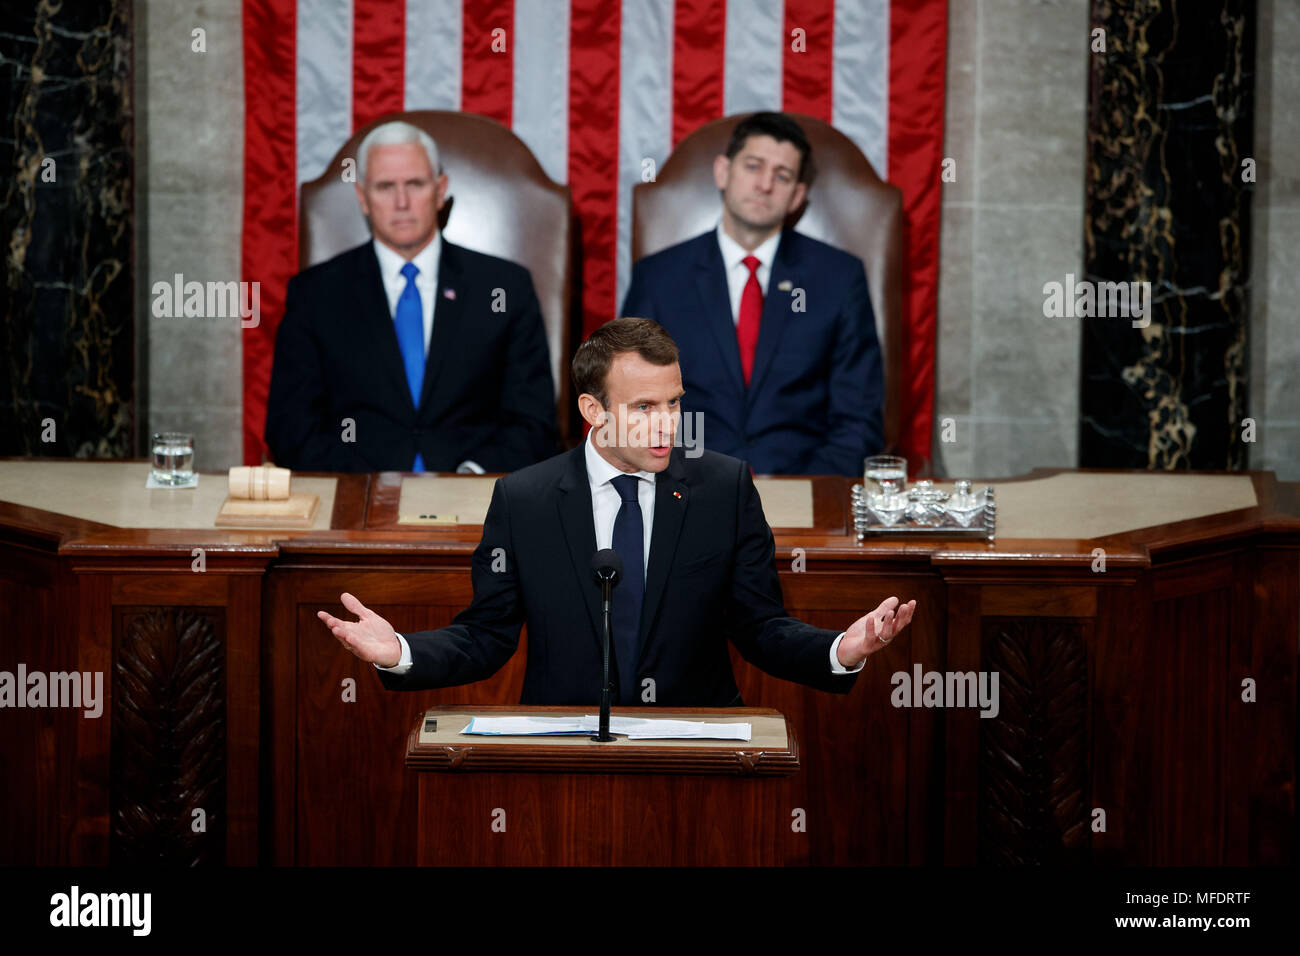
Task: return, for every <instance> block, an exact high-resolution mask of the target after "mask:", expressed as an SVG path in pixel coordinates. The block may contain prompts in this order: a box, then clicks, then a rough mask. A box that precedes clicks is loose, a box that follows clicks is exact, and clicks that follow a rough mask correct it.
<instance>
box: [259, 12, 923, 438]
mask: <svg viewBox="0 0 1300 956" xmlns="http://www.w3.org/2000/svg"><path fill="white" fill-rule="evenodd" d="M243 29H244V91H245V94H244V95H245V101H246V102H245V142H244V224H243V250H242V264H241V268H242V272H243V278H244V279H246V280H249V281H252V280H258V281H260V282H261V288H262V300H261V301H262V315H263V321H262V322H261V324H260V325H259V326H258V327H256V328H248V329H245V330H244V333H243V334H244V339H243V349H244V357H243V371H244V412H243V422H244V460H245V462H246V463H248V464H257V463H260V462H261V461H262V460H263V454H264V451H265V445H264V444H263V441H262V426H263V424H264V421H265V416H266V398H267V389H268V387H269V384H270V377H271V357H272V352H273V349H274V344H275V330H276V328H277V326H278V324H279V318H280V316H281V314H282V313H283V309H284V289H285V285H286V283H287V282H288V280H289V278H290V276H292V275H293V274H294V273H295V272H297V271H298V250H297V236H298V230H297V218H296V208H295V207H296V202H297V194H298V186H299V184H300V183H302V182H305V181H307V180H311V179H315V178H316V177H318V176H319V175H320V174H321V173H322V172H323V171H324V169H325V166H326V164H327V163H328V162H329V160H330V159H331V158H332V157H333V155H334V153H335V152H336V151H337V150H338V148H339V147H340V146H341V145H342V144H343V143H344V141H345V140H347V138H348V137H349V136H351V135H352V133H353V132H354V131H355V130H356V129H358V128H359V127H361V126H364V125H365V124H367V123H369V122H371V121H372V120H374V119H376V118H378V117H380V116H382V115H384V114H387V113H394V112H400V111H402V110H417V109H446V110H463V111H465V112H470V113H480V114H482V115H484V116H489V117H491V118H492V119H495V120H498V121H500V122H501V123H504V124H505V125H507V126H509V127H511V129H513V130H514V132H515V133H516V135H518V136H519V137H520V138H521V139H522V140H523V141H524V142H525V143H526V144H527V145H528V147H529V148H530V149H531V150H532V151H533V154H534V155H535V156H536V157H537V159H538V161H539V162H540V163H541V165H542V168H543V169H545V170H546V172H547V173H548V174H549V175H550V176H551V178H552V179H554V180H556V181H558V182H561V183H567V184H568V185H569V186H570V188H571V189H572V191H573V202H574V207H575V212H576V214H577V215H578V216H579V217H580V218H581V221H582V234H583V255H584V263H583V270H584V271H583V302H582V308H583V315H584V328H585V330H586V331H590V330H591V329H593V328H595V327H596V326H598V325H600V324H602V323H603V322H605V321H607V320H609V319H611V318H613V317H614V316H615V315H616V314H617V309H618V305H619V303H620V302H621V301H622V297H623V292H624V290H625V289H626V288H627V283H628V279H629V276H630V274H631V261H630V260H631V255H630V251H631V242H630V237H631V212H632V201H631V191H632V187H633V186H634V185H635V184H636V183H637V182H639V181H640V178H641V163H642V160H643V159H645V158H649V159H652V160H654V162H655V165H656V167H658V166H661V165H662V164H663V162H664V160H665V159H667V158H668V155H669V153H671V152H672V148H673V146H674V145H676V143H677V142H679V141H680V140H681V139H682V138H683V137H684V136H686V135H687V134H688V133H690V132H691V131H692V130H694V129H696V128H697V127H699V126H701V125H702V124H704V123H707V122H709V121H710V120H714V119H717V118H718V117H720V116H727V115H731V114H735V113H744V112H750V111H753V110H788V111H791V112H797V113H806V114H808V115H811V116H816V117H818V118H820V119H823V120H826V121H828V122H830V123H831V124H833V125H834V126H835V127H837V128H838V129H840V130H841V131H842V132H844V133H845V134H846V135H847V136H849V137H850V138H851V139H852V140H853V141H854V142H855V143H857V144H858V146H859V147H860V148H861V149H862V151H863V153H865V154H866V156H867V159H869V160H870V161H871V164H872V165H873V166H874V167H875V168H876V170H877V172H880V173H882V175H884V176H885V178H886V179H888V180H889V181H890V182H892V183H894V184H895V185H897V186H899V187H900V188H901V189H902V190H903V197H904V204H905V210H906V215H907V222H906V232H905V236H906V240H905V241H906V246H907V249H906V255H907V259H906V262H907V273H906V276H905V281H904V296H905V298H904V329H905V350H906V354H905V357H904V359H905V360H904V372H903V382H904V386H903V422H904V425H905V427H904V433H903V435H902V436H901V442H902V449H901V450H902V452H903V454H904V455H906V456H907V458H908V459H909V460H910V461H914V462H916V463H917V464H920V463H921V462H922V461H924V460H926V459H928V458H929V454H930V430H931V419H932V415H933V401H934V317H935V296H936V288H937V280H938V246H939V202H940V188H941V186H940V172H941V169H940V164H941V160H942V156H941V152H942V146H943V109H944V52H945V47H946V36H947V0H246V2H245V4H244V16H243Z"/></svg>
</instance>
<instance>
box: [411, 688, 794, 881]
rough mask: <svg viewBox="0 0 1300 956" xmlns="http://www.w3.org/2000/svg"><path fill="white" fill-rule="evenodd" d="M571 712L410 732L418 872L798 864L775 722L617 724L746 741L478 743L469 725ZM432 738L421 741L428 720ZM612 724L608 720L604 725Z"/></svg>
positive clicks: (773, 718) (729, 717)
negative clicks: (719, 727) (696, 727)
mask: <svg viewBox="0 0 1300 956" xmlns="http://www.w3.org/2000/svg"><path fill="white" fill-rule="evenodd" d="M589 711H590V712H592V713H597V712H598V708H588V709H586V710H584V709H581V708H573V707H528V708H521V707H518V706H515V707H439V708H434V709H433V710H429V711H426V712H425V715H424V717H422V718H420V719H418V720H417V723H416V726H415V727H413V728H412V729H411V733H410V735H409V737H408V738H407V744H406V766H407V767H408V768H410V769H411V770H412V771H415V772H417V775H418V777H419V783H418V787H419V821H420V822H419V833H418V838H417V840H418V842H417V854H418V855H417V862H418V863H419V864H420V865H421V866H781V865H783V864H785V863H786V862H787V858H788V857H789V856H791V855H795V856H798V855H801V853H802V847H801V844H802V843H804V842H805V829H804V822H805V821H804V820H803V819H801V818H800V817H799V816H798V808H797V807H794V806H793V805H792V801H791V795H790V788H789V780H790V777H791V776H792V775H793V774H795V773H797V772H798V770H799V747H798V743H797V737H796V734H795V733H794V730H793V728H791V727H790V726H789V724H788V722H787V721H786V719H785V718H784V717H783V716H782V715H781V714H780V713H778V712H777V711H775V710H770V709H765V708H758V707H744V708H740V707H737V708H730V709H727V710H719V709H716V708H704V707H700V708H685V709H683V708H671V709H660V710H658V711H657V712H656V710H655V709H654V708H649V709H645V708H636V707H614V708H612V716H613V717H620V716H627V717H659V718H672V719H680V720H696V721H725V722H729V723H730V722H746V723H749V724H750V725H751V738H750V740H748V741H738V740H631V739H629V738H627V737H619V736H616V737H615V739H614V741H612V742H608V743H596V742H594V741H592V740H591V739H590V738H589V737H587V736H586V735H584V736H580V737H496V738H494V737H474V736H465V735H463V734H461V733H460V731H461V730H462V729H464V727H465V725H466V724H467V723H468V722H469V719H470V718H471V717H475V716H479V717H491V716H505V715H509V716H516V715H528V716H564V717H581V716H582V715H583V714H585V713H587V712H589ZM428 717H431V718H433V719H434V720H435V721H436V724H437V726H436V727H435V728H434V729H432V730H430V729H428V727H427V725H426V724H425V718H428ZM611 724H613V721H611Z"/></svg>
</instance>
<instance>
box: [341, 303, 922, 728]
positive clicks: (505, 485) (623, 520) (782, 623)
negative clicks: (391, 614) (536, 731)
mask: <svg viewBox="0 0 1300 956" xmlns="http://www.w3.org/2000/svg"><path fill="white" fill-rule="evenodd" d="M573 379H574V384H575V386H576V389H575V391H576V392H577V393H578V408H579V410H580V411H581V412H582V416H583V418H584V419H586V421H587V422H588V423H589V424H590V425H591V426H592V429H591V431H590V433H589V434H588V436H587V439H586V441H584V442H583V443H582V445H581V446H579V447H577V448H575V449H573V450H572V451H569V452H565V453H563V454H560V455H557V456H555V457H554V458H551V459H549V460H547V461H544V462H541V463H540V464H537V465H532V466H530V467H528V468H524V469H522V470H520V471H516V472H514V473H513V474H511V475H507V476H506V477H504V478H501V479H499V480H498V481H497V483H496V486H495V488H494V489H493V492H492V503H491V505H490V506H489V508H488V512H487V517H486V518H485V519H484V523H483V538H482V540H481V541H480V542H479V545H478V548H477V549H476V550H475V551H474V557H473V567H472V575H473V583H474V600H473V603H471V604H470V606H469V607H468V608H466V609H465V610H464V611H462V612H461V613H460V614H458V615H457V616H456V618H455V620H453V621H452V623H451V624H450V625H448V626H447V627H443V628H439V629H438V630H435V631H421V632H419V633H415V634H407V635H399V634H397V633H396V632H395V631H394V630H393V628H392V626H391V625H390V624H389V623H388V622H387V621H386V620H384V619H383V618H382V617H380V616H379V615H378V614H376V613H374V612H373V611H371V610H370V609H368V608H367V607H365V605H363V604H362V603H361V602H360V601H358V600H357V599H356V598H355V597H354V596H353V595H351V594H347V593H344V594H343V595H342V597H341V600H342V603H343V606H344V607H346V608H347V609H348V610H349V611H350V612H352V613H353V614H355V615H357V618H358V619H357V620H356V621H344V620H341V619H339V618H336V617H334V616H332V615H330V614H328V613H326V612H325V611H318V612H317V615H318V616H319V617H320V619H321V620H322V621H324V622H325V624H326V625H327V626H328V627H329V628H330V630H331V632H332V633H333V634H334V636H335V637H336V638H338V640H339V641H340V642H341V643H342V644H343V646H344V647H346V648H347V649H348V650H350V651H351V652H352V653H353V654H355V655H356V656H357V657H359V658H361V659H362V660H364V661H368V662H370V663H373V664H374V665H375V666H376V668H378V670H379V677H380V680H381V681H383V684H384V686H385V687H387V688H389V689H390V690H424V689H428V688H435V687H450V686H452V685H456V684H468V683H471V682H473V681H479V680H483V679H485V678H487V677H491V676H492V675H493V674H494V673H496V672H497V671H498V670H499V669H500V668H501V667H502V665H504V664H505V663H506V661H508V660H509V659H510V657H511V655H512V654H514V652H515V650H516V648H517V647H518V644H519V631H520V627H521V625H523V624H527V625H528V661H527V668H526V673H525V677H524V688H523V695H522V697H521V699H520V703H521V704H523V705H543V704H560V705H574V706H578V705H591V704H593V703H594V702H596V701H598V700H599V699H600V691H601V681H602V670H603V659H602V652H601V636H602V629H603V622H602V614H601V608H600V589H599V587H598V585H597V583H596V581H595V578H594V576H593V572H592V556H593V555H594V553H595V552H596V551H597V550H599V549H604V548H611V547H612V548H613V549H614V550H615V551H617V552H618V555H619V557H620V558H621V560H622V564H623V570H622V577H621V579H620V583H619V584H618V585H617V586H616V587H615V588H614V592H613V611H612V619H613V640H612V644H611V665H610V679H611V682H612V684H613V685H614V686H613V693H612V700H613V701H614V702H616V703H618V704H622V705H625V706H626V705H643V704H656V705H665V706H698V707H739V706H743V702H742V701H741V698H740V692H739V690H738V689H737V687H736V680H735V676H734V674H733V672H732V670H731V658H730V656H729V655H728V651H727V640H731V641H733V642H734V643H735V645H736V647H737V649H738V650H739V651H740V653H741V655H742V656H743V657H744V658H745V659H746V660H747V661H749V662H750V663H752V664H754V665H756V666H758V667H760V668H762V669H763V670H765V671H767V672H768V673H769V674H772V675H774V676H776V677H780V678H783V679H785V680H790V681H795V682H797V683H800V684H806V685H808V686H810V687H815V688H817V689H819V690H825V691H831V692H833V693H840V694H844V693H848V692H849V691H850V690H851V689H852V687H853V684H854V682H855V681H856V679H857V676H856V675H857V673H858V672H859V671H860V670H862V667H863V664H864V662H865V661H866V658H867V657H868V656H869V655H870V654H872V653H874V652H876V651H878V650H880V648H882V647H884V646H885V645H886V644H887V643H889V641H890V640H892V639H893V638H894V636H895V635H896V634H898V633H899V632H900V631H901V630H902V629H903V628H905V627H906V626H907V624H908V622H909V621H911V619H912V614H913V612H914V610H915V609H916V602H915V601H914V600H913V601H908V602H907V603H906V604H903V605H901V606H900V604H899V601H898V599H897V598H895V597H890V598H887V599H886V600H884V601H883V602H881V604H880V606H879V607H877V608H876V609H875V610H874V611H872V612H870V613H869V614H866V615H864V616H862V617H860V618H858V619H857V620H856V621H854V622H853V623H852V624H851V625H849V628H848V630H846V631H844V632H843V633H839V632H836V631H830V630H824V629H822V628H818V627H813V626H812V625H810V624H805V623H804V622H802V621H799V620H796V619H795V618H792V617H789V616H787V614H786V612H785V607H784V605H783V600H782V596H781V585H780V581H779V580H778V578H777V571H776V560H775V547H774V544H773V539H772V532H771V529H770V528H769V527H768V525H767V521H766V520H765V519H764V516H763V509H762V505H761V503H760V501H759V497H758V492H757V490H756V489H755V487H754V482H753V479H752V477H751V475H750V471H749V467H748V466H747V465H746V464H745V463H744V462H743V461H740V460H739V459H736V458H731V457H728V456H726V455H721V454H717V453H715V452H710V451H703V450H701V451H700V453H699V454H698V456H696V455H695V451H694V450H693V451H692V453H691V455H687V454H686V453H685V452H684V450H683V449H682V448H681V447H677V446H675V445H674V437H675V436H676V435H677V433H678V428H677V426H678V422H679V421H680V418H681V411H680V402H681V397H682V394H683V393H682V379H681V371H680V368H679V366H678V356H677V346H676V345H675V344H674V343H673V340H672V338H670V337H669V335H668V333H667V332H666V331H664V329H663V327H662V326H660V325H659V324H658V323H656V322H653V321H651V320H649V319H641V318H623V319H617V320H615V321H613V322H609V323H607V324H605V325H604V326H602V327H601V328H599V329H597V330H596V331H595V332H593V333H592V334H591V336H590V337H589V338H588V339H587V341H585V342H584V343H583V344H582V345H581V346H580V347H579V349H578V352H577V354H576V355H575V356H574V358H573ZM696 434H698V432H696Z"/></svg>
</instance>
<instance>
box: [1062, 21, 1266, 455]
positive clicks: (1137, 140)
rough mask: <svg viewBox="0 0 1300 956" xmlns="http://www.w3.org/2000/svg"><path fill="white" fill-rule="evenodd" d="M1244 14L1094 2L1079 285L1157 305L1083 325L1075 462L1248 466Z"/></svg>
mask: <svg viewBox="0 0 1300 956" xmlns="http://www.w3.org/2000/svg"><path fill="white" fill-rule="evenodd" d="M1255 23H1256V11H1255V3H1254V2H1253V0H1092V23H1091V26H1092V29H1093V31H1094V34H1093V40H1094V43H1095V40H1096V32H1095V31H1096V30H1097V29H1098V28H1100V29H1102V30H1104V31H1105V37H1104V39H1105V52H1104V53H1103V52H1091V53H1090V54H1089V55H1090V57H1091V67H1090V75H1089V81H1088V94H1089V102H1088V137H1087V151H1088V155H1087V160H1088V162H1087V173H1086V196H1085V200H1084V219H1085V222H1084V256H1085V264H1084V270H1085V276H1084V278H1086V279H1088V280H1091V281H1092V282H1094V283H1101V282H1105V281H1112V282H1115V281H1123V282H1141V281H1147V282H1150V283H1151V286H1150V289H1151V303H1152V304H1151V310H1150V316H1149V318H1150V324H1149V325H1147V326H1146V327H1145V328H1134V327H1133V321H1138V322H1141V321H1143V319H1140V318H1139V319H1134V320H1133V321H1130V320H1129V319H1128V318H1124V317H1100V316H1094V317H1088V318H1083V319H1082V323H1083V357H1082V369H1081V375H1080V385H1081V392H1082V394H1081V398H1080V411H1079V418H1080V427H1079V464H1080V465H1081V466H1085V467H1088V466H1091V467H1118V468H1150V469H1159V470H1181V469H1191V468H1231V469H1237V468H1244V467H1246V466H1247V461H1246V448H1247V447H1248V446H1247V444H1246V443H1244V442H1243V441H1242V437H1243V435H1242V428H1243V420H1244V419H1245V418H1246V417H1247V415H1248V414H1249V412H1248V409H1247V399H1248V392H1249V379H1248V374H1249V370H1248V356H1249V350H1248V348H1247V337H1246V330H1247V320H1248V314H1249V313H1248V285H1247V283H1248V280H1249V277H1250V201H1251V195H1252V193H1253V190H1254V185H1253V182H1244V181H1243V166H1242V162H1243V160H1246V159H1252V158H1253V153H1252V133H1253V125H1254V109H1255V96H1254V92H1255Z"/></svg>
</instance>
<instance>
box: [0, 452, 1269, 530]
mask: <svg viewBox="0 0 1300 956" xmlns="http://www.w3.org/2000/svg"><path fill="white" fill-rule="evenodd" d="M148 474H149V464H148V463H147V462H105V461H49V460H40V459H37V460H30V461H0V501H8V502H12V503H14V504H18V505H24V506H26V507H30V508H37V509H40V510H43V511H49V512H52V513H55V514H62V515H68V516H71V517H74V518H81V519H84V520H87V521H96V522H99V523H101V524H106V525H113V526H116V527H120V528H178V529H187V528H192V529H211V528H213V527H215V525H214V522H215V520H216V516H217V512H218V511H219V510H220V509H221V504H222V502H223V501H224V500H225V497H226V478H225V475H224V474H223V473H217V474H204V475H201V476H200V477H199V486H198V487H197V488H194V489H185V490H163V489H146V488H145V480H146V478H147V477H148ZM495 481H496V479H495V478H478V477H469V476H465V477H459V476H457V477H452V476H437V477H432V476H431V477H420V478H410V479H407V480H404V481H403V483H402V491H401V500H400V504H399V513H401V514H406V513H408V512H415V513H452V514H455V515H456V518H457V523H459V524H469V525H474V524H482V523H483V516H484V515H485V514H486V513H487V506H488V503H489V501H490V500H491V497H492V485H493V483H494V482H495ZM988 483H992V484H993V485H994V487H995V488H996V489H997V504H998V530H997V534H998V538H1000V539H1003V538H1028V539H1033V538H1058V539H1078V538H1083V539H1086V538H1097V537H1104V536H1106V535H1111V534H1119V533H1123V532H1126V531H1133V530H1136V529H1138V528H1149V527H1153V526H1156V525H1165V524H1171V523H1173V522H1176V521H1186V520H1189V519H1192V518H1200V517H1203V516H1205V515H1211V514H1217V513H1220V512H1227V511H1236V510H1239V509H1242V508H1253V507H1255V506H1256V505H1257V504H1258V502H1257V500H1256V497H1255V489H1254V485H1253V483H1252V480H1251V477H1250V476H1249V475H1201V474H1161V473H1147V472H1133V473H1121V474H1105V473H1098V472H1063V473H1059V474H1055V475H1050V476H1048V477H1045V478H1034V479H1030V480H1026V481H1006V480H999V479H992V480H991V482H990V481H985V480H976V481H973V485H974V487H975V488H976V489H979V488H982V487H983V486H984V485H985V484H988ZM755 485H756V486H757V487H758V489H759V494H760V495H761V496H762V498H763V507H764V512H765V514H766V516H767V520H768V524H770V525H771V526H772V527H774V528H808V527H812V525H813V520H812V483H811V482H809V481H801V480H771V479H762V478H760V479H757V480H756V481H755ZM936 485H937V486H938V487H940V488H943V489H945V490H950V489H951V487H952V485H951V482H936ZM336 487H337V479H335V478H332V477H326V478H304V477H298V476H295V477H294V479H293V490H294V491H296V492H310V493H313V494H316V495H319V496H320V499H321V500H320V508H319V509H318V511H317V513H316V520H315V522H314V523H313V525H312V528H311V530H313V531H323V530H328V529H329V527H330V520H331V517H332V515H333V511H334V498H335V492H336ZM846 511H847V502H846Z"/></svg>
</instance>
